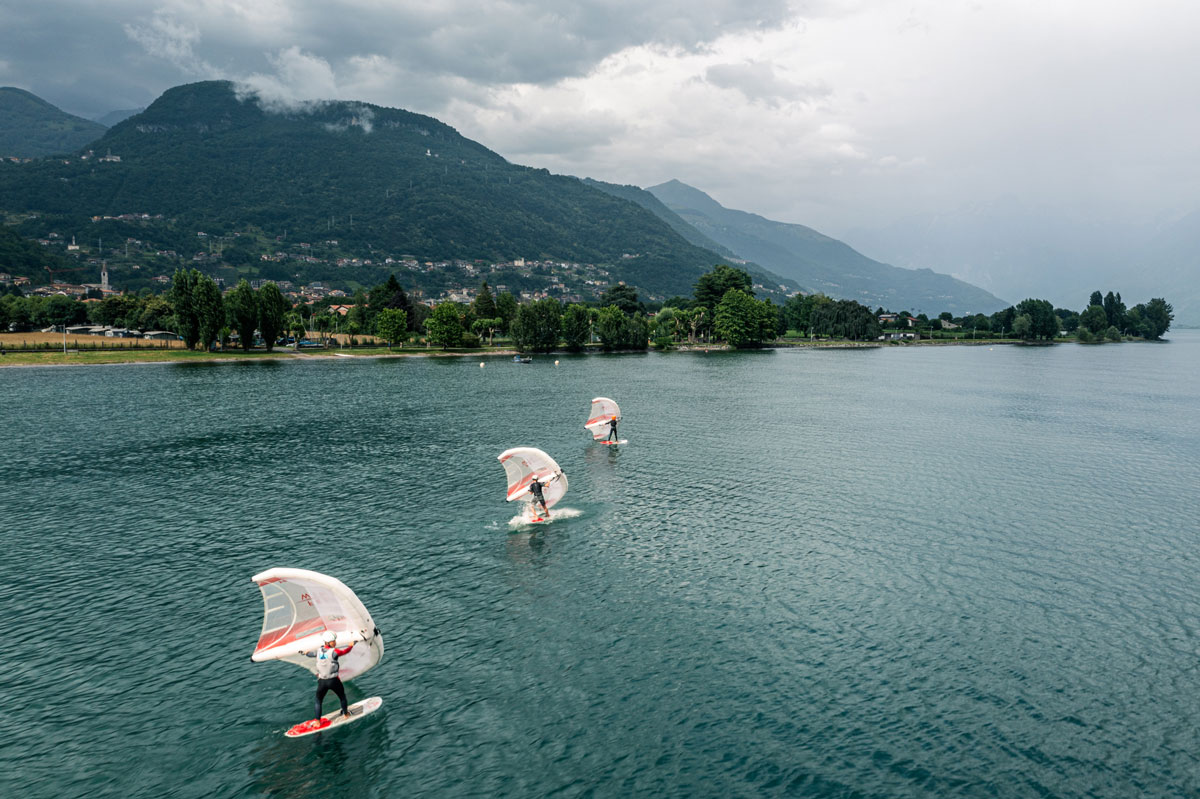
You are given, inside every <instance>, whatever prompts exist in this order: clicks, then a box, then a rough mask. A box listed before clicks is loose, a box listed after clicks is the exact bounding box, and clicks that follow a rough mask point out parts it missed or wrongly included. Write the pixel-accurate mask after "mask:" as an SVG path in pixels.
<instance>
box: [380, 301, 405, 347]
mask: <svg viewBox="0 0 1200 799" xmlns="http://www.w3.org/2000/svg"><path fill="white" fill-rule="evenodd" d="M375 332H376V333H378V334H379V335H380V337H382V338H383V340H384V341H386V342H387V343H388V349H389V350H390V349H391V348H392V345H393V344H396V343H403V342H404V339H405V338H406V337H407V335H408V314H407V313H405V312H404V311H402V310H400V309H399V308H384V309H383V310H382V311H380V312H379V318H378V319H377V320H376V322H375Z"/></svg>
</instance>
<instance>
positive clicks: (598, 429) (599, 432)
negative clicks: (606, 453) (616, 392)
mask: <svg viewBox="0 0 1200 799" xmlns="http://www.w3.org/2000/svg"><path fill="white" fill-rule="evenodd" d="M613 418H615V419H617V420H618V421H620V419H621V408H620V406H618V405H617V403H616V402H614V401H613V400H610V399H609V398H608V397H596V398H595V399H594V400H592V410H591V412H590V413H588V420H587V424H585V425H584V427H586V428H587V429H588V432H590V433H591V434H592V438H593V439H596V440H597V441H598V440H600V439H602V438H606V437H607V436H608V420H609V419H613Z"/></svg>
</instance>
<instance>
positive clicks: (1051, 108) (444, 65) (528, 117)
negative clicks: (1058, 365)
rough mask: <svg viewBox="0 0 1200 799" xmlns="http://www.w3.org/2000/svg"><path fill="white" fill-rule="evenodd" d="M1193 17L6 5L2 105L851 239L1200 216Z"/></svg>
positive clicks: (856, 4) (849, 1) (624, 5)
mask: <svg viewBox="0 0 1200 799" xmlns="http://www.w3.org/2000/svg"><path fill="white" fill-rule="evenodd" d="M1198 34H1200V3H1196V2H1194V0H1192V1H1186V0H1178V1H1177V0H1136V2H1135V1H1134V0H1086V2H1085V1H1084V0H980V1H978V2H971V1H970V0H912V1H911V2H889V1H888V0H812V2H804V1H802V0H797V1H796V2H787V1H786V0H649V2H647V0H610V1H609V2H592V1H585V2H575V3H564V2H562V0H507V1H503V0H500V1H496V2H487V1H484V2H467V1H466V0H438V1H437V2H429V1H428V0H426V2H421V3H416V2H396V1H395V0H160V1H159V2H153V1H152V0H106V1H103V2H96V3H83V2H79V0H75V1H74V2H65V1H64V0H38V2H31V1H30V0H0V85H10V86H17V87H20V88H23V89H27V90H29V91H31V92H33V93H35V94H37V95H38V96H40V97H42V98H44V99H46V100H48V101H49V102H51V103H54V104H55V105H57V106H59V107H60V108H62V109H64V110H66V111H69V112H71V113H75V114H78V115H80V116H86V117H90V118H95V117H99V116H101V115H103V114H104V113H106V112H108V111H111V110H115V109H123V108H133V107H139V106H145V105H148V104H149V103H150V102H152V101H153V100H154V99H155V98H156V97H157V96H158V95H159V94H160V93H161V92H162V91H164V90H165V89H167V88H170V87H171V86H174V85H178V84H181V83H188V82H192V81H196V80H204V79H211V78H226V79H232V80H236V81H242V82H246V83H250V84H252V85H255V86H257V87H259V88H260V89H261V90H262V91H264V92H265V93H268V94H270V95H271V96H275V97H281V98H284V99H346V100H363V101H367V102H372V103H376V104H380V105H385V106H392V107H400V108H406V109H408V110H411V111H417V112H420V113H425V114H430V115H432V116H435V117H437V118H439V119H441V120H443V121H445V122H447V123H449V124H451V125H453V126H454V127H455V128H457V129H458V130H459V131H460V132H461V133H462V134H463V135H465V136H467V137H469V138H471V139H475V140H477V141H479V142H481V143H482V144H484V145H485V146H487V147H489V148H491V149H493V150H495V151H497V152H499V153H500V154H501V155H503V156H505V157H506V158H508V159H509V160H511V161H514V162H517V163H523V164H530V165H534V166H539V167H546V168H548V169H550V170H551V171H553V172H560V173H566V174H572V175H578V176H581V177H583V176H589V177H594V178H597V179H601V180H607V181H612V182H617V183H634V184H637V185H640V186H649V185H653V184H655V183H658V182H661V181H664V180H667V179H669V178H678V179H680V180H682V181H684V182H686V183H689V184H692V185H694V186H696V187H698V188H700V189H702V190H704V191H707V192H708V193H709V194H711V195H713V197H715V198H716V199H717V200H718V201H719V202H721V203H723V204H725V205H727V206H730V207H736V208H740V209H744V210H749V211H754V212H757V213H761V214H764V215H766V216H769V217H771V218H774V219H779V220H783V221H789V222H800V223H804V224H808V225H812V226H814V227H817V228H818V229H821V230H823V231H825V232H828V233H830V234H832V235H840V234H841V233H842V232H843V231H845V230H848V229H851V228H854V227H861V226H872V225H883V224H887V223H889V222H892V221H894V220H896V219H897V218H901V217H903V216H905V215H906V214H910V213H913V212H931V213H940V212H949V211H953V210H956V209H961V208H962V207H963V206H965V205H969V204H971V203H973V202H976V201H981V200H983V201H990V200H994V199H996V198H1000V197H1005V196H1016V197H1021V198H1026V199H1031V200H1036V202H1037V203H1039V204H1048V205H1050V206H1054V207H1059V208H1064V209H1073V211H1075V212H1079V213H1089V214H1091V213H1094V214H1098V215H1101V216H1104V215H1133V216H1138V217H1147V218H1150V217H1155V216H1158V215H1165V214H1172V213H1176V212H1180V211H1184V210H1195V209H1196V208H1200V201H1197V199H1196V187H1197V186H1200V174H1198V173H1200V158H1198V156H1200V80H1197V76H1198V75H1200V46H1198V41H1200V35H1198Z"/></svg>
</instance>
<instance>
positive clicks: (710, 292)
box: [695, 264, 754, 308]
mask: <svg viewBox="0 0 1200 799" xmlns="http://www.w3.org/2000/svg"><path fill="white" fill-rule="evenodd" d="M753 287H754V281H753V280H752V279H751V278H750V273H749V272H747V271H746V270H745V269H737V268H735V267H732V266H726V265H725V264H718V265H717V266H715V267H713V268H712V270H711V271H709V272H705V273H704V274H703V275H701V276H700V279H699V280H697V281H696V290H695V297H696V304H698V305H703V306H705V307H706V308H716V307H717V303H719V302H720V301H721V298H722V297H724V296H725V292H727V291H729V290H730V289H739V290H741V291H744V292H745V293H746V294H749V295H750V296H751V297H753V296H754V289H753Z"/></svg>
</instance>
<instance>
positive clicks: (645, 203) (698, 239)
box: [583, 178, 802, 293]
mask: <svg viewBox="0 0 1200 799" xmlns="http://www.w3.org/2000/svg"><path fill="white" fill-rule="evenodd" d="M583 182H584V183H586V184H587V185H589V186H591V187H592V188H595V189H599V190H600V191H602V192H604V193H606V194H611V195H613V196H615V197H622V198H624V199H626V200H629V201H631V202H635V203H637V204H638V205H640V206H642V207H643V208H645V209H646V210H647V211H650V212H651V213H653V214H654V215H655V216H657V217H658V218H659V219H661V220H663V221H664V222H666V223H667V224H668V225H670V226H671V229H672V230H674V231H675V232H676V233H678V234H679V235H680V236H683V238H684V239H686V240H687V241H689V242H691V243H692V244H694V245H696V246H697V247H703V248H704V249H706V250H711V251H713V252H715V253H716V254H717V255H720V256H721V257H722V258H723V259H724V260H725V262H727V263H730V264H736V265H737V266H738V267H740V268H742V269H745V270H746V271H747V272H749V273H750V276H751V277H753V278H755V279H756V282H758V283H761V284H763V285H767V286H778V287H779V288H781V289H785V290H786V291H787V292H788V293H791V292H794V291H797V290H799V289H801V288H802V286H800V284H798V283H796V281H794V280H791V279H789V278H785V277H783V276H782V275H778V274H776V273H774V272H772V271H770V270H768V269H764V268H763V267H761V266H759V265H758V264H756V263H753V262H751V261H746V260H745V259H743V258H742V257H741V256H739V255H738V254H737V253H735V252H733V251H732V250H730V249H729V248H728V247H725V246H724V245H722V244H719V243H718V242H716V241H713V240H712V239H710V238H709V237H708V236H706V235H704V234H703V233H701V232H700V231H699V230H698V229H697V228H696V227H694V226H692V225H690V224H688V223H687V222H685V221H684V220H683V219H682V218H681V217H680V216H679V214H677V213H675V212H674V211H672V210H671V209H670V208H668V207H667V206H665V205H663V203H662V201H661V200H659V199H658V198H657V197H655V196H654V195H653V194H651V193H650V192H648V191H646V190H645V189H642V188H639V187H637V186H629V185H625V186H621V185H618V184H616V183H605V182H604V181H602V180H593V179H592V178H584V179H583Z"/></svg>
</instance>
